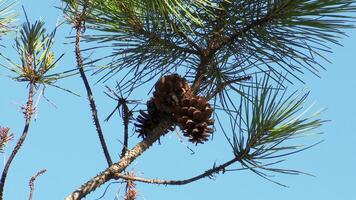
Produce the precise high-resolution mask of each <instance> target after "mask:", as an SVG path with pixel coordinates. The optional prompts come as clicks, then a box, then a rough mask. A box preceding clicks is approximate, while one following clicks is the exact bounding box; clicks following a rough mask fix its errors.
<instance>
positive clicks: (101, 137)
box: [75, 6, 112, 166]
mask: <svg viewBox="0 0 356 200" xmlns="http://www.w3.org/2000/svg"><path fill="white" fill-rule="evenodd" d="M85 10H86V7H85V6H84V8H83V11H82V13H81V14H78V15H77V17H76V21H75V28H76V36H75V56H76V61H77V65H78V69H79V73H80V76H81V77H82V80H83V83H84V86H85V89H86V91H87V95H88V99H89V103H90V108H91V112H92V117H93V120H94V124H95V127H96V131H97V133H98V136H99V140H100V143H101V147H102V149H103V151H104V155H105V158H106V161H107V163H108V166H110V165H112V160H111V157H110V154H109V151H108V148H107V145H106V142H105V138H104V134H103V132H102V129H101V126H100V122H99V117H98V111H97V109H96V104H95V101H94V96H93V92H92V91H91V88H90V85H89V81H88V79H87V77H86V75H85V72H84V65H83V59H82V57H81V51H80V36H81V33H82V31H83V28H84V27H83V23H84V15H85Z"/></svg>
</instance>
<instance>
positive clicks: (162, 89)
mask: <svg viewBox="0 0 356 200" xmlns="http://www.w3.org/2000/svg"><path fill="white" fill-rule="evenodd" d="M155 89H156V91H154V92H153V96H154V98H153V100H154V103H155V105H156V107H157V109H158V110H159V111H161V112H165V113H170V114H172V113H176V112H177V111H178V110H179V109H180V107H181V105H180V104H181V100H182V99H183V97H184V96H188V95H190V93H191V90H190V87H189V84H188V82H187V80H185V79H184V78H182V77H180V76H179V75H178V74H171V75H167V76H164V77H162V78H161V79H160V80H158V81H157V83H156V85H155Z"/></svg>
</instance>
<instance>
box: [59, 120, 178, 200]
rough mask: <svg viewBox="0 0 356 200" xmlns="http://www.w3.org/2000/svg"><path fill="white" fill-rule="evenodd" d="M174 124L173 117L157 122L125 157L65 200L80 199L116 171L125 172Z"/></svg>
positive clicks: (111, 177)
mask: <svg viewBox="0 0 356 200" xmlns="http://www.w3.org/2000/svg"><path fill="white" fill-rule="evenodd" d="M171 126H172V119H169V117H167V118H165V119H162V121H161V122H160V123H159V124H157V127H155V128H154V129H153V130H152V131H151V132H150V133H149V134H148V136H147V137H146V138H145V139H143V140H142V141H141V142H140V143H138V144H137V145H136V146H135V147H134V148H132V149H131V150H129V151H128V152H127V153H126V154H125V156H124V157H123V158H121V160H120V161H119V162H117V163H114V164H112V165H111V166H110V167H109V168H107V169H106V170H104V171H102V172H100V173H99V175H97V176H95V177H93V178H92V179H90V180H89V181H88V182H86V183H85V184H84V185H82V186H81V187H80V188H79V189H77V190H76V191H74V192H73V193H72V194H70V195H69V196H68V197H66V198H65V200H78V199H82V198H84V197H85V196H86V195H88V194H89V193H90V192H92V191H94V190H95V189H97V188H98V187H100V186H101V185H102V184H104V183H106V182H108V181H109V180H111V179H113V178H114V175H115V173H121V172H123V171H124V170H125V169H126V168H127V167H128V166H129V165H130V164H131V163H132V162H133V161H134V160H135V159H136V158H137V157H139V156H140V155H141V154H142V153H143V152H144V151H146V150H147V149H148V148H149V147H150V146H151V145H152V144H153V143H154V142H156V141H157V140H158V139H159V138H160V137H161V136H162V134H164V133H165V131H166V130H167V129H168V128H169V127H171Z"/></svg>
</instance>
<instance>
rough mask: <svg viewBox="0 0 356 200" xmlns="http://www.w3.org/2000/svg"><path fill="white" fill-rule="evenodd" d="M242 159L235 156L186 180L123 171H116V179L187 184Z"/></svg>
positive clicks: (208, 176)
mask: <svg viewBox="0 0 356 200" xmlns="http://www.w3.org/2000/svg"><path fill="white" fill-rule="evenodd" d="M239 160H241V158H240V157H235V158H233V159H231V160H229V161H227V162H225V163H223V164H221V165H219V166H214V167H213V168H211V169H209V170H206V171H205V172H203V173H201V174H199V175H197V176H194V177H192V178H188V179H184V180H162V179H148V178H141V177H134V176H129V175H124V174H121V173H116V174H115V177H114V178H115V179H120V178H121V179H125V180H131V181H138V182H143V183H151V184H159V185H186V184H189V183H192V182H194V181H197V180H199V179H203V178H211V177H212V175H214V174H215V173H219V172H225V168H226V167H228V166H230V165H232V164H234V163H235V162H237V161H239Z"/></svg>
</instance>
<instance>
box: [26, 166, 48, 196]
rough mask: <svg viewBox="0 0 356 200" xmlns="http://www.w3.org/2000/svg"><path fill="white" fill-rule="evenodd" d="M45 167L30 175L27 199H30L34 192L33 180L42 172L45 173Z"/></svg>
mask: <svg viewBox="0 0 356 200" xmlns="http://www.w3.org/2000/svg"><path fill="white" fill-rule="evenodd" d="M46 171H47V170H46V169H43V170H41V171H39V172H37V173H36V174H35V175H34V176H32V177H31V179H30V181H29V183H28V185H29V186H30V195H29V197H28V200H32V196H33V193H34V192H35V181H36V179H37V177H39V176H41V175H42V174H44V173H46Z"/></svg>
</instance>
